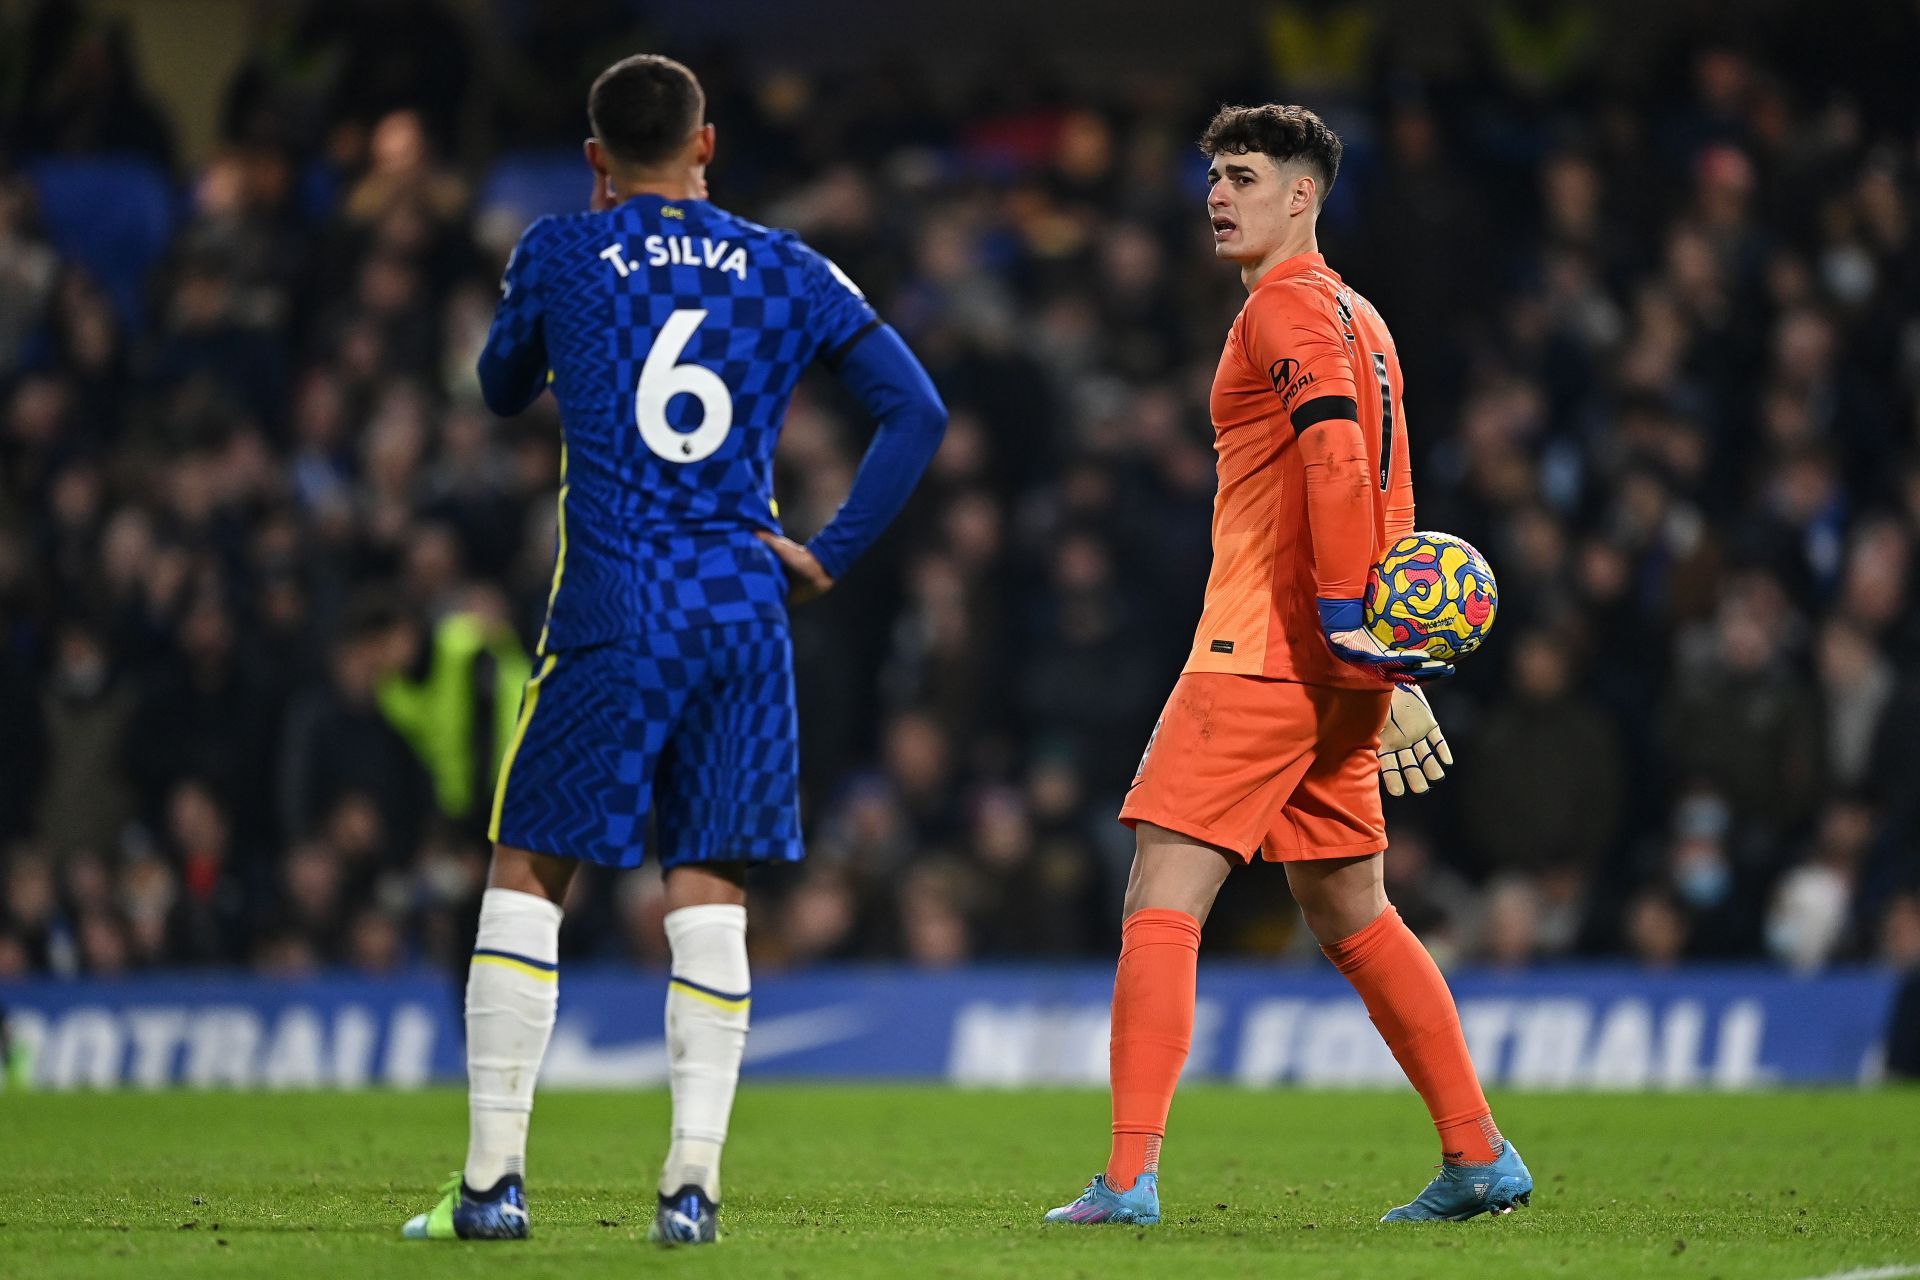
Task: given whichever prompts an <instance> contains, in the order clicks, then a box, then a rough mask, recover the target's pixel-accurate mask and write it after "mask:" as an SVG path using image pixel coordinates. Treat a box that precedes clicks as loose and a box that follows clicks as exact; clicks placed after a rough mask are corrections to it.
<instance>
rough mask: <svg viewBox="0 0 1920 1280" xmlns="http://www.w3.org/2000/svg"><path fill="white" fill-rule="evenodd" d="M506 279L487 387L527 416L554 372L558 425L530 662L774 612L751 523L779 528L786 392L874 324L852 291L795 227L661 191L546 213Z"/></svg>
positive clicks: (780, 599) (782, 599)
mask: <svg viewBox="0 0 1920 1280" xmlns="http://www.w3.org/2000/svg"><path fill="white" fill-rule="evenodd" d="M501 287H502V297H501V300H500V309H499V311H498V313H497V314H496V315H495V317H494V322H493V328H492V331H491V332H490V333H489V334H488V335H487V346H486V350H485V351H484V352H483V353H482V355H481V358H480V363H481V380H482V383H483V385H490V386H492V387H507V388H512V389H513V390H512V392H511V394H510V395H509V396H508V397H507V398H508V399H510V400H512V401H514V402H516V404H517V405H524V403H526V402H530V401H531V400H532V399H533V398H534V396H536V395H537V394H538V389H539V386H540V384H541V382H543V381H544V380H545V379H546V376H547V370H549V369H551V370H552V384H551V385H552V391H553V394H554V398H555V399H556V400H557V401H558V403H559V407H560V421H561V425H562V428H563V431H564V441H563V445H562V453H561V482H560V545H559V553H558V556H557V557H556V561H555V564H554V572H553V588H552V592H551V594H550V596H549V597H548V601H547V620H546V626H545V627H544V628H543V630H542V633H541V637H540V646H539V647H540V651H541V652H542V653H545V652H547V651H549V650H564V649H570V648H579V647H582V646H586V645H593V644H602V643H605V642H607V641H610V640H615V639H619V638H622V637H628V636H634V635H640V634H644V633H647V632H651V631H656V630H658V629H661V628H670V629H684V628H690V627H706V626H719V625H725V624H729V623H737V622H745V621H749V620H753V619H784V618H785V617H786V594H787V580H786V576H785V573H784V571H783V570H782V569H781V567H780V564H779V561H778V560H777V559H776V557H775V556H774V555H773V552H772V551H771V550H770V549H769V548H768V547H766V546H765V544H763V543H762V542H760V541H759V539H757V538H756V537H754V531H755V530H759V529H766V530H771V531H775V532H778V530H779V527H780V526H779V522H778V519H777V517H776V515H775V508H774V500H773V453H774V444H775V442H776V441H777V440H778V438H779V434H780V427H781V424H782V422H783V421H784V420H785V417H786V412H787V402H788V399H789V398H790V397H791V395H792V394H793V388H794V384H795V383H796V382H797V381H799V378H800V375H801V373H802V372H803V371H804V370H805V369H806V367H807V365H808V364H809V363H810V362H812V361H813V360H815V359H826V360H827V361H828V362H829V363H831V362H832V361H833V359H834V358H835V356H836V355H837V354H838V353H841V352H843V351H845V350H846V349H847V348H848V347H849V346H850V345H851V344H852V343H853V342H854V341H855V340H857V339H858V338H859V337H860V336H861V335H863V334H864V333H865V332H866V331H867V330H868V329H869V328H871V327H873V326H875V325H877V324H878V323H879V321H878V320H877V319H876V318H875V317H874V313H873V309H872V308H871V307H870V306H869V305H868V304H867V301H866V299H865V298H864V297H863V296H862V295H861V293H860V291H859V289H857V288H856V287H854V285H853V282H852V281H850V280H848V279H847V277H846V276H845V275H844V274H842V273H841V271H840V270H839V268H837V267H835V266H834V265H833V264H832V263H831V262H829V261H828V260H827V259H825V258H824V257H822V256H821V255H819V254H818V253H816V252H814V251H813V250H812V249H810V248H808V247H807V246H806V245H805V244H804V243H802V242H801V240H800V239H799V237H798V236H796V235H795V234H794V233H793V232H790V231H782V230H774V229H769V228H767V227H762V226H759V225H757V224H755V223H752V222H748V221H746V220H745V219H743V218H738V217H735V216H734V215H732V214H730V213H728V212H726V211H725V210H723V209H719V208H716V207H715V206H713V205H711V204H709V203H707V202H706V201H704V200H668V199H666V198H664V197H661V196H636V197H634V198H633V199H630V200H627V201H625V202H624V203H622V204H620V205H619V206H618V207H616V208H613V209H610V210H607V211H605V212H602V213H577V214H570V215H567V216H564V217H548V218H542V219H540V220H539V221H538V222H535V223H534V224H533V225H532V226H530V227H528V228H527V230H526V232H525V234H523V235H522V236H521V237H520V243H519V244H518V245H516V246H515V247H514V252H513V257H512V259H511V260H510V261H509V262H508V264H507V271H506V278H505V280H504V281H503V282H502V286H501ZM490 399H492V394H491V392H490Z"/></svg>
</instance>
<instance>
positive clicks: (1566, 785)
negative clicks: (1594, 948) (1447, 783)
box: [1460, 631, 1622, 884]
mask: <svg viewBox="0 0 1920 1280" xmlns="http://www.w3.org/2000/svg"><path fill="white" fill-rule="evenodd" d="M1510 643H1512V645H1513V649H1512V652H1513V666H1512V670H1513V675H1512V679H1511V681H1510V683H1509V684H1508V692H1507V695H1506V697H1505V698H1503V699H1502V700H1501V701H1500V702H1499V703H1497V704H1496V705H1495V706H1494V707H1493V708H1492V709H1491V710H1490V711H1489V712H1488V713H1487V718H1486V720H1485V722H1484V723H1483V724H1482V725H1481V726H1480V728H1479V730H1478V732H1477V735H1476V737H1475V739H1474V741H1475V743H1476V747H1475V753H1474V755H1473V757H1472V759H1471V760H1469V761H1468V762H1467V764H1466V767H1465V768H1463V769H1461V771H1460V779H1461V783H1462V788H1463V798H1464V801H1465V805H1466V813H1467V819H1468V822H1469V823H1470V824H1471V825H1472V829H1473V830H1474V832H1475V833H1476V836H1477V840H1478V842H1479V844H1480V846H1481V848H1482V849H1483V850H1484V851H1485V854H1484V856H1485V861H1486V863H1487V865H1488V866H1489V867H1490V868H1491V869H1492V870H1494V871H1496V872H1499V873H1505V874H1514V873H1519V874H1524V875H1528V876H1531V877H1535V878H1544V877H1553V878H1563V877H1564V878H1568V879H1571V880H1572V881H1573V882H1574V883H1575V884H1578V883H1580V882H1582V881H1584V880H1585V879H1586V878H1587V877H1589V876H1590V875H1592V874H1593V872H1594V870H1595V869H1596V868H1597V867H1598V865H1599V862H1600V858H1601V855H1603V854H1604V853H1606V852H1608V851H1609V850H1610V849H1611V848H1612V842H1613V838H1614V824H1615V821H1616V817H1615V815H1617V814H1618V813H1619V809H1620V789H1621V788H1620V778H1621V772H1622V764H1621V758H1620V757H1621V748H1620V739H1619V734H1618V732H1617V731H1616V730H1615V728H1614V727H1613V725H1612V724H1611V723H1609V722H1608V720H1607V718H1606V716H1605V715H1604V714H1603V713H1602V712H1601V711H1600V709H1599V708H1598V707H1597V706H1595V705H1594V704H1593V702H1591V701H1590V700H1588V699H1587V698H1586V697H1585V696H1584V695H1583V694H1581V693H1580V692H1578V691H1577V689H1576V688H1575V686H1574V684H1573V682H1572V675H1573V671H1572V668H1573V667H1574V666H1575V665H1576V664H1577V663H1578V661H1579V657H1578V654H1577V651H1576V650H1575V646H1576V645H1577V644H1578V640H1577V639H1576V638H1573V637H1565V636H1556V635H1553V634H1551V633H1548V632H1544V631H1535V632H1529V633H1523V634H1521V635H1519V636H1517V637H1514V638H1512V640H1511V641H1510Z"/></svg>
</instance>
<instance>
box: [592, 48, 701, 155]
mask: <svg viewBox="0 0 1920 1280" xmlns="http://www.w3.org/2000/svg"><path fill="white" fill-rule="evenodd" d="M706 114H707V95H706V93H705V91H704V90H702V89H701V88H700V81H699V80H698V79H696V78H695V76H694V74H693V72H691V71H689V70H688V69H687V68H686V67H684V66H682V65H681V64H680V63H678V62H675V61H674V60H673V59H672V58H663V57H661V56H660V55H659V54H657V53H636V54H634V55H633V56H632V57H631V58H622V59H620V61H618V62H616V63H614V64H613V65H612V66H610V67H608V68H607V69H606V70H605V71H602V72H601V73H600V77H599V79H597V80H595V81H594V82H593V88H592V89H590V90H588V91H587V119H588V120H589V121H591V122H592V124H593V136H594V137H596V138H598V139H600V144H601V145H602V146H604V147H605V148H606V149H607V150H608V151H610V152H612V153H613V158H614V159H616V160H619V161H622V162H624V163H626V164H633V165H641V166H643V167H644V166H649V165H656V164H660V163H662V162H663V161H666V160H670V159H672V158H673V154H674V152H676V151H678V150H679V149H680V148H681V146H682V145H684V144H685V143H686V140H687V139H688V138H690V137H692V136H693V131H694V130H695V129H698V128H699V127H700V126H701V125H702V124H703V123H705V120H706Z"/></svg>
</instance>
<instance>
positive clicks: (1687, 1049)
mask: <svg viewBox="0 0 1920 1280" xmlns="http://www.w3.org/2000/svg"><path fill="white" fill-rule="evenodd" d="M1111 983H1112V972H1111V970H1110V969H1109V968H1107V967H1105V966H1071V967H1062V968H1049V969H1032V968H979V969H969V970H959V971H953V972H947V973H937V974H931V973H918V972H912V971H907V970H896V969H880V968H855V969H837V970H827V971H814V972H809V973H796V974H791V975H768V976H765V977H760V978H757V979H756V981H755V984H754V993H753V1032H752V1035H751V1036H750V1038H749V1039H748V1042H747V1064H746V1070H747V1073H748V1074H749V1075H750V1076H754V1077H758V1078H761V1079H769V1078H780V1077H787V1078H813V1079H823V1078H825V1079H831V1078H847V1079H882V1078H895V1079H914V1078H921V1079H945V1080H948V1081H951V1082H954V1083H957V1084H966V1085H976V1086H988V1087H991V1086H1015V1085H1030V1084H1063V1085H1096V1084H1104V1083H1105V1081H1106V1071H1107V1001H1108V995H1109V992H1110V990H1111ZM1453 983H1454V990H1455V992H1456V993H1457V995H1458V997H1459V1003H1460V1010H1461V1017H1462V1021H1463V1023H1464V1025H1465V1027H1466V1033H1467V1039H1468V1042H1469V1043H1470V1045H1471V1046H1472V1049H1473V1053H1474V1058H1475V1060H1476V1061H1477V1062H1478V1063H1479V1064H1480V1068H1481V1071H1482V1074H1483V1076H1484V1077H1485V1079H1486V1080H1487V1083H1488V1084H1489V1085H1493V1086H1503V1087H1511V1088H1540V1089H1546V1088H1565V1089H1640V1088H1656V1089H1657V1088H1710V1089H1751V1088H1760V1087H1765V1086H1768V1085H1774V1084H1793V1085H1805V1084H1850V1083H1856V1082H1862V1081H1870V1080H1873V1079H1875V1078H1877V1075H1878V1072H1879V1057H1880V1041H1881V1038H1882V1035H1883V1032H1884V1029H1885V1025H1886V1019H1887V1016H1888V1011H1889V1008H1890V1006H1891V1003H1892V999H1893V991H1894V985H1895V980H1894V979H1893V977H1891V976H1890V975H1888V974H1885V973H1879V972H1873V971H1856V972H1849V973H1837V974H1827V975H1822V976H1818V977H1807V978H1798V977H1790V976H1787V975H1783V974H1777V973H1771V972H1766V971H1760V970H1741V969H1726V970H1691V971H1680V972H1676V973H1672V974H1662V975H1649V974H1644V973H1638V972H1633V971H1629V970H1621V969H1569V970H1555V971H1550V972H1541V973H1532V974H1522V975H1510V976H1509V975H1492V974H1478V973H1471V972H1468V973H1461V974H1456V975H1454V978H1453ZM665 987H666V980H665V977H664V975H661V974H657V973H635V972H632V971H627V970H620V969H614V968H606V967H601V968H592V969H584V968H579V967H573V968H569V970H568V971H567V973H566V975H565V977H564V978H563V980H562V985H561V997H560V1020H559V1025H558V1026H557V1028H556V1029H555V1032H554V1036H553V1041H552V1044H551V1046H550V1048H549V1050H548V1054H547V1063H546V1068H545V1070H544V1072H543V1074H542V1080H541V1083H542V1085H543V1087H619V1086H634V1085H652V1084H659V1083H662V1082H664V1081H665V1079H666V1071H667V1062H666V1047H665V1044H664V1042H663V1041H662V1040H661V1038H660V1031H659V1027H660V1019H659V1008H660V1003H661V1001H662V999H663V998H664V991H665ZM0 1004H4V1005H5V1006H6V1009H7V1022H8V1026H9V1028H10V1032H11V1035H12V1038H13V1040H14V1042H15V1045H16V1054H17V1055H20V1056H21V1058H20V1063H19V1067H18V1069H17V1070H16V1071H15V1073H14V1078H15V1087H18V1085H19V1084H20V1083H25V1082H29V1081H30V1082H31V1083H32V1084H33V1085H34V1086H35V1087H40V1088H49V1089H85V1088H96V1089H110V1088H160V1087H167V1086H180V1085H184V1086H187V1087H193V1088H223V1087H238V1088H256V1087H257V1088H323V1089H327V1088H334V1089H353V1088H361V1087H366V1086H381V1087H387V1088H403V1089H404V1088H415V1087H419V1086H421V1085H425V1084H429V1083H435V1082H448V1081H457V1080H459V1079H460V1078H461V1076H462V1073H463V1070H464V1067H463V1058H462V1047H461V1025H460V1016H461V1015H460V999H459V991H458V989H457V987H456V986H455V985H454V983H453V982H452V981H451V980H450V979H448V978H445V977H443V976H441V975H434V974H417V975H411V976H407V977H400V978H390V979H370V978H356V977H326V978H314V979H308V980H302V981H294V982H287V981H269V980H263V979H251V978H237V977H222V978H205V979H196V978H186V977H173V978H142V979H134V980H126V981H111V982H95V981H72V982H54V981H40V982H28V983H15V984H11V985H6V984H0ZM1187 1071H1188V1073H1189V1076H1190V1078H1209V1079H1216V1080H1224V1081H1236V1082H1239V1083H1242V1084H1247V1085H1252V1086H1277V1085H1289V1086H1305V1087H1333V1086H1354V1085H1358V1086H1375V1085H1378V1086H1389V1085H1391V1086H1398V1085H1399V1084H1400V1083H1401V1077H1400V1074H1399V1069H1398V1067H1397V1066H1396V1065H1395V1064H1394V1062H1393V1059H1392V1058H1391V1057H1390V1056H1389V1055H1388V1053H1387V1050H1386V1047H1385V1046H1384V1045H1383V1044H1382V1043H1381V1041H1380V1038H1379V1036H1378V1035H1377V1034H1375V1032H1374V1030H1373V1027H1372V1025H1371V1024H1370V1023H1369V1022H1368V1019H1367V1013H1366V1010H1365V1008H1364V1007H1363V1006H1362V1005H1361V1004H1360V1002H1359V1000H1358V999H1357V998H1355V997H1354V996H1353V994H1352V992H1351V991H1350V990H1349V989H1348V988H1347V986H1346V984H1345V983H1343V982H1341V981H1340V979H1339V978H1338V977H1337V976H1336V975H1334V974H1332V973H1326V974H1318V973H1296V972H1291V971H1276V970H1272V969H1262V968H1257V967H1253V966H1238V967H1235V966H1221V965H1210V966H1208V969H1207V971H1206V972H1205V973H1203V974H1202V976H1201V979H1200V1001H1199V1008H1198V1016H1197V1019H1196V1024H1195V1033H1194V1045H1193V1055H1192V1059H1191V1061H1190V1062H1189V1064H1188V1067H1187Z"/></svg>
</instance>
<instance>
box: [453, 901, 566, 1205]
mask: <svg viewBox="0 0 1920 1280" xmlns="http://www.w3.org/2000/svg"><path fill="white" fill-rule="evenodd" d="M559 959H560V908H559V906H557V905H556V904H554V903H551V902H548V901H547V900H546V899H545V898H542V897H540V896H538V895H537V894H531V893H521V892H519V891H518V890H515V889H488V890H487V891H486V893H485V894H484V895H482V897H481V899H480V932H479V934H478V936H476V937H475V938H474V940H473V961H472V963H471V964H470V965H469V966H468V969H467V1119H468V1139H467V1167H466V1175H465V1176H466V1180H467V1185H468V1186H469V1187H472V1188H473V1189H474V1190H475V1191H485V1190H487V1189H488V1188H490V1187H492V1186H493V1185H494V1184H495V1183H496V1182H498V1181H499V1180H500V1179H501V1178H502V1177H504V1176H505V1175H507V1174H509V1173H518V1174H522V1175H524V1174H525V1172H526V1163H527V1121H528V1119H529V1118H530V1117H531V1116H532V1114H533V1081H534V1077H535V1076H536V1075H538V1074H539V1071H540V1058H541V1056H542V1055H543V1054H545V1053H546V1051H547V1037H548V1036H549V1035H551V1034H552V1033H553V1018H554V1010H555V1008H556V1007H557V1006H558V1005H559V1003H560V982H559V977H560V974H559V969H558V968H557V965H558V962H559Z"/></svg>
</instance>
